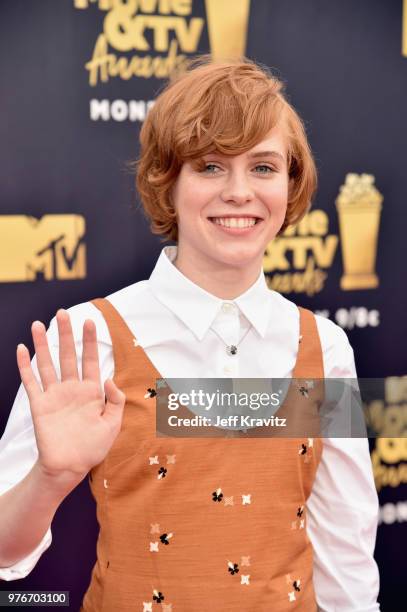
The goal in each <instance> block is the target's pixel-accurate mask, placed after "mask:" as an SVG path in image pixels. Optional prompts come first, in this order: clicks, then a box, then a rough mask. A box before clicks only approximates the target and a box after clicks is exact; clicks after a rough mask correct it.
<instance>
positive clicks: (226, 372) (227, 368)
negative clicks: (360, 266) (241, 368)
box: [223, 366, 233, 374]
mask: <svg viewBox="0 0 407 612" xmlns="http://www.w3.org/2000/svg"><path fill="white" fill-rule="evenodd" d="M223 371H224V373H225V374H231V373H232V372H233V369H232V368H231V367H230V366H225V367H224V368H223Z"/></svg>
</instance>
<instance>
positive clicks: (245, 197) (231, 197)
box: [221, 172, 254, 205]
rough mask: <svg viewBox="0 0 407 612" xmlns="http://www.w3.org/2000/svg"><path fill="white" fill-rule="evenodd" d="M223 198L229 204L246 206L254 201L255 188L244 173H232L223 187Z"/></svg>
mask: <svg viewBox="0 0 407 612" xmlns="http://www.w3.org/2000/svg"><path fill="white" fill-rule="evenodd" d="M221 198H222V200H223V201H224V202H227V203H229V204H237V205H240V204H246V203H247V202H251V201H252V200H253V199H254V192H253V188H252V186H251V184H250V181H249V179H248V177H247V176H246V175H245V173H244V172H231V173H230V175H229V176H228V178H227V179H226V182H225V183H224V185H223V189H222V192H221Z"/></svg>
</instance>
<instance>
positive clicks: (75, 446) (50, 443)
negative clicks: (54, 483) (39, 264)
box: [17, 310, 125, 478]
mask: <svg viewBox="0 0 407 612" xmlns="http://www.w3.org/2000/svg"><path fill="white" fill-rule="evenodd" d="M56 319H57V324H58V334H59V362H60V371H61V377H60V379H59V378H58V376H57V372H56V370H55V367H54V364H53V361H52V358H51V354H50V351H49V347H48V341H47V337H46V330H45V327H44V325H43V324H42V323H41V322H40V321H35V322H34V323H33V324H32V327H31V332H32V337H33V341H34V347H35V352H36V357H37V366H38V373H39V375H40V378H41V383H42V388H41V385H40V383H39V381H38V380H37V378H36V376H35V375H34V372H33V370H32V366H31V362H30V355H29V351H28V349H27V348H26V347H25V346H24V345H22V344H20V345H19V346H18V347H17V364H18V368H19V371H20V376H21V380H22V383H23V385H24V387H25V389H26V391H27V395H28V398H29V401H30V408H31V414H32V419H33V424H34V431H35V436H36V440H37V446H38V462H39V464H40V466H41V467H42V469H43V470H44V471H45V472H47V473H48V474H50V475H59V474H64V473H68V474H73V475H75V476H76V477H79V478H83V477H84V476H85V475H86V474H87V473H88V471H89V470H90V469H91V468H92V467H93V466H95V465H97V464H98V463H100V462H101V461H103V459H104V458H105V456H106V455H107V453H108V451H109V449H110V447H111V446H112V444H113V442H114V439H115V438H116V436H117V434H118V432H119V431H120V426H121V421H122V415H123V407H124V402H125V395H124V393H123V392H122V391H120V390H119V389H118V387H116V385H115V384H114V382H113V381H112V380H110V379H108V380H106V381H105V383H104V389H102V387H101V384H100V369H99V357H98V349H97V337H96V327H95V324H94V323H93V321H91V320H90V319H88V320H86V321H85V323H84V325H83V353H82V377H80V376H79V372H78V364H77V357H76V351H75V343H74V338H73V333H72V326H71V322H70V318H69V314H68V313H67V312H66V311H64V310H59V311H58V312H57V315H56ZM105 396H106V399H105Z"/></svg>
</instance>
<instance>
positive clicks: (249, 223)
mask: <svg viewBox="0 0 407 612" xmlns="http://www.w3.org/2000/svg"><path fill="white" fill-rule="evenodd" d="M208 219H209V221H211V223H212V224H213V225H215V226H216V227H217V228H218V229H219V230H221V231H223V232H225V233H228V234H232V235H241V234H248V233H250V232H253V231H254V230H255V229H256V228H257V226H258V225H259V224H260V223H261V221H262V219H260V218H259V217H254V216H251V215H250V216H249V215H236V216H235V215H228V216H223V217H220V216H219V217H208Z"/></svg>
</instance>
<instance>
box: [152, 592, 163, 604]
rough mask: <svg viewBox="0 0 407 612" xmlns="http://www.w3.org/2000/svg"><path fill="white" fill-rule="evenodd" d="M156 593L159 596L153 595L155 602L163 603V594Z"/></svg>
mask: <svg viewBox="0 0 407 612" xmlns="http://www.w3.org/2000/svg"><path fill="white" fill-rule="evenodd" d="M155 593H157V595H155V594H154V595H153V599H154V601H156V602H157V603H161V602H162V601H163V599H164V595H163V594H162V593H161V591H155Z"/></svg>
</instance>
